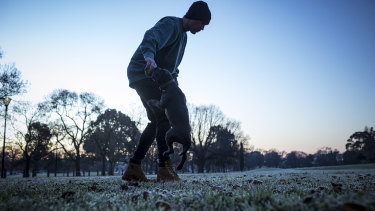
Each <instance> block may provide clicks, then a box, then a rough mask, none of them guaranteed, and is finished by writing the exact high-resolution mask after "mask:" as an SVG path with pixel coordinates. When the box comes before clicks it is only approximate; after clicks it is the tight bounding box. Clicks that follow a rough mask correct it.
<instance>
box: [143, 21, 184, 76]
mask: <svg viewBox="0 0 375 211" xmlns="http://www.w3.org/2000/svg"><path fill="white" fill-rule="evenodd" d="M176 29H177V27H176V25H175V22H174V21H173V20H171V19H170V18H168V17H165V18H163V19H161V20H160V21H159V22H157V23H156V24H155V26H154V27H152V28H151V29H149V30H147V31H146V33H145V35H144V37H143V40H142V42H141V45H140V50H141V52H142V54H143V56H144V58H145V60H146V62H147V64H146V68H145V71H146V74H147V75H151V74H152V70H153V69H154V68H156V67H157V64H156V62H155V60H154V57H155V54H156V51H158V50H159V49H162V48H163V47H164V46H167V45H168V44H170V43H172V42H174V41H175V40H176V39H177V32H176V31H177V30H176Z"/></svg>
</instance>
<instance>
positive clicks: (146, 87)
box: [130, 79, 171, 166]
mask: <svg viewBox="0 0 375 211" xmlns="http://www.w3.org/2000/svg"><path fill="white" fill-rule="evenodd" d="M133 88H134V89H135V90H136V91H137V93H138V95H139V97H140V98H141V100H142V103H143V106H144V107H145V108H146V112H147V118H148V119H149V120H150V122H149V123H148V124H147V126H146V128H145V130H144V131H143V133H142V134H141V137H140V139H139V143H138V146H137V149H136V151H135V152H134V155H133V157H132V158H131V159H130V162H132V163H138V164H140V163H141V160H143V159H144V158H145V156H146V153H147V151H148V149H149V148H150V146H151V144H152V142H153V141H154V139H155V138H156V143H157V147H158V158H159V166H164V162H165V161H166V160H168V159H169V156H168V155H167V156H164V155H163V152H165V151H167V150H168V146H167V143H166V141H165V133H166V132H167V131H168V130H169V129H170V127H171V126H170V124H169V121H168V119H167V116H166V115H165V112H164V110H163V111H161V110H158V109H152V108H151V107H150V106H149V105H148V104H147V101H148V100H150V99H156V100H160V97H161V90H160V89H159V87H158V86H157V84H156V82H154V81H153V80H152V79H144V80H140V81H136V82H134V84H133Z"/></svg>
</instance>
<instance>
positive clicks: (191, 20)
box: [184, 1, 211, 34]
mask: <svg viewBox="0 0 375 211" xmlns="http://www.w3.org/2000/svg"><path fill="white" fill-rule="evenodd" d="M210 21H211V12H210V9H209V8H208V5H207V3H206V2H204V1H196V2H194V3H193V4H192V5H191V6H190V8H189V10H188V11H187V13H186V14H185V15H184V29H185V30H186V31H190V32H191V33H192V34H195V33H197V32H199V31H201V30H203V29H204V27H205V26H206V25H208V24H209V23H210Z"/></svg>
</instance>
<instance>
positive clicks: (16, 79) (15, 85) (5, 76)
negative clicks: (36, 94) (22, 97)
mask: <svg viewBox="0 0 375 211" xmlns="http://www.w3.org/2000/svg"><path fill="white" fill-rule="evenodd" d="M0 84H1V87H0V98H3V97H10V96H14V95H18V94H23V93H25V92H26V87H27V81H23V80H22V79H21V72H20V71H19V70H18V69H17V68H16V67H15V65H14V64H5V65H1V64H0Z"/></svg>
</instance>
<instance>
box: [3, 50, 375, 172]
mask: <svg viewBox="0 0 375 211" xmlns="http://www.w3.org/2000/svg"><path fill="white" fill-rule="evenodd" d="M0 52H1V51H0ZM1 56H2V54H1V53H0V59H1ZM20 76H21V74H20V72H19V71H18V70H17V69H16V68H15V66H14V65H0V83H1V87H0V97H1V98H2V99H5V97H13V96H16V95H19V94H22V93H25V92H26V88H27V81H26V82H25V81H23V80H22V79H21V77H20ZM0 103H1V104H0V105H1V106H2V107H4V106H3V104H2V103H3V102H2V101H0ZM130 113H132V114H124V113H122V112H121V111H117V110H115V109H110V108H105V106H104V101H103V100H102V99H101V98H100V97H99V96H97V95H95V94H93V93H87V92H83V93H76V92H72V91H69V90H66V89H58V90H55V91H53V92H52V93H50V94H49V95H47V96H46V98H45V100H44V101H43V102H40V103H38V104H35V105H33V104H32V103H30V102H26V101H16V100H13V101H12V102H11V104H10V105H9V110H7V114H8V115H7V119H6V121H8V126H7V133H6V137H7V138H6V144H5V146H6V147H5V155H4V156H5V157H4V159H5V169H6V171H7V174H8V175H9V174H14V173H17V172H22V174H23V176H24V177H29V176H30V173H31V175H32V176H36V175H37V173H38V172H41V171H44V172H47V173H48V175H49V173H51V172H53V173H55V174H57V173H64V174H65V175H67V174H68V172H72V173H73V172H74V175H75V176H82V175H85V172H92V171H97V172H101V175H105V174H108V175H113V174H114V172H116V171H117V172H121V171H123V169H124V168H125V165H126V163H127V162H128V161H129V158H130V156H132V155H133V152H134V151H135V149H136V146H137V141H138V139H139V136H140V134H141V128H143V127H144V125H145V124H146V122H147V121H145V120H144V119H145V115H142V114H141V113H138V114H135V113H137V112H136V111H131V112H130ZM0 114H1V117H2V120H5V119H4V117H5V111H4V110H3V109H0ZM189 116H190V125H191V129H192V145H191V148H190V151H189V153H188V159H187V162H186V163H185V165H184V168H183V169H182V171H183V172H193V173H195V172H197V173H203V172H227V171H243V170H250V169H254V168H258V167H262V166H267V167H279V168H296V167H308V166H324V165H338V164H355V163H366V162H375V133H374V130H373V128H371V129H369V128H367V127H366V128H365V130H364V131H363V132H355V133H354V134H353V135H352V136H350V138H349V139H348V140H347V144H346V151H345V153H343V154H340V153H339V152H338V151H337V150H333V149H331V148H329V147H325V148H322V149H320V150H318V151H317V152H316V153H315V154H306V153H304V152H298V151H293V152H290V153H286V152H278V151H276V150H270V151H262V150H258V151H256V150H254V149H253V147H251V146H250V145H249V140H250V138H249V137H248V136H246V135H245V134H244V133H243V132H242V130H241V126H240V123H239V122H238V121H236V120H233V119H230V118H227V117H226V116H225V115H224V114H223V113H222V112H221V110H220V109H219V108H218V107H216V106H213V105H209V106H195V105H189ZM4 122H5V121H4ZM0 124H3V121H1V122H0ZM1 126H3V127H4V126H5V124H3V125H1ZM0 135H1V137H3V136H4V134H3V133H0ZM155 144H156V143H154V144H153V145H152V146H151V148H150V150H149V151H148V153H147V156H146V158H145V159H144V160H143V167H144V170H145V171H146V172H148V173H154V172H155V171H156V169H157V147H156V146H155ZM178 147H179V146H178V145H177V146H176V151H179V150H180V149H179V148H178ZM179 159H180V158H179V157H178V156H177V153H176V155H173V156H172V160H173V162H174V163H175V165H177V163H178V161H179Z"/></svg>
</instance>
